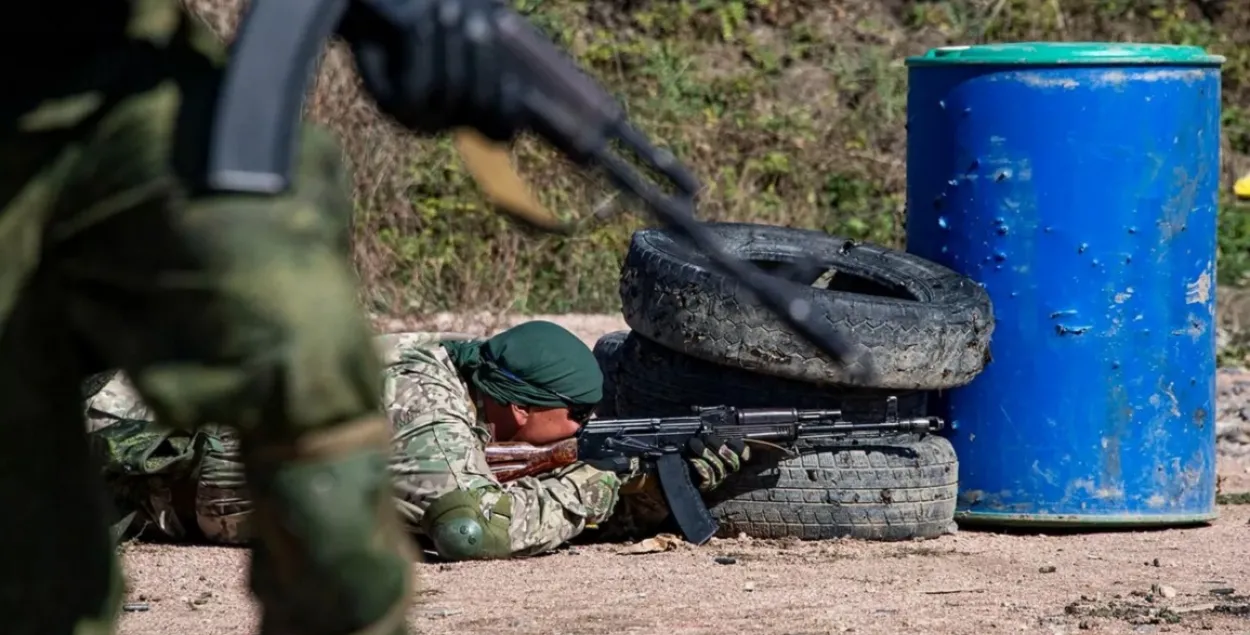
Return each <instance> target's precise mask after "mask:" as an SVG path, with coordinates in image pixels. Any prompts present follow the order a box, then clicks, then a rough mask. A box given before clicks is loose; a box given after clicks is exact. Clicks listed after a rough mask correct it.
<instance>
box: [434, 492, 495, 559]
mask: <svg viewBox="0 0 1250 635" xmlns="http://www.w3.org/2000/svg"><path fill="white" fill-rule="evenodd" d="M482 493H483V492H482V491H481V490H477V491H472V492H469V491H464V490H453V491H451V492H448V493H446V494H443V495H442V496H440V497H438V498H437V499H435V500H434V502H433V503H431V504H430V506H429V507H427V508H426V510H425V515H424V516H423V517H422V519H421V529H422V532H423V533H424V534H425V535H426V536H427V537H428V538H429V539H430V541H431V542H433V543H434V550H435V551H436V552H438V555H439V556H440V557H442V558H444V559H447V560H491V559H497V558H507V557H508V556H509V555H511V553H512V541H511V539H510V538H509V536H508V527H509V525H511V524H512V497H511V496H509V495H507V494H504V495H502V496H500V497H499V501H498V502H497V503H495V504H494V505H493V506H492V507H491V508H490V514H489V515H487V514H486V513H485V512H484V511H483V510H482Z"/></svg>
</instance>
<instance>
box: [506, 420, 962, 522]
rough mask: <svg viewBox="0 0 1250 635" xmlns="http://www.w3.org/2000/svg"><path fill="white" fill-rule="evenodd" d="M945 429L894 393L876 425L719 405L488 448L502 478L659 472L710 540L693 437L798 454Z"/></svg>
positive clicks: (681, 512) (677, 515)
mask: <svg viewBox="0 0 1250 635" xmlns="http://www.w3.org/2000/svg"><path fill="white" fill-rule="evenodd" d="M942 427H943V422H942V420H941V419H939V418H937V417H918V418H912V419H902V420H900V419H899V418H898V405H897V398H895V397H890V398H889V402H888V406H887V414H886V417H885V421H882V422H876V423H853V422H850V421H844V420H843V419H842V411H840V410H794V409H786V408H753V409H746V408H743V409H739V408H733V407H730V406H716V407H711V408H695V409H694V413H693V414H691V415H688V416H679V417H656V418H647V419H591V420H590V421H589V422H587V423H586V425H584V426H582V429H581V431H580V432H578V434H577V436H575V437H573V438H571V439H566V440H564V441H560V442H557V443H553V444H551V445H545V446H535V445H530V444H528V443H492V444H490V445H487V446H486V461H487V463H489V464H490V466H491V471H492V472H494V474H495V476H496V477H497V478H499V480H500V481H502V482H507V481H512V480H516V479H518V478H521V477H524V476H533V475H537V474H543V473H546V472H549V471H551V470H554V469H558V468H561V467H564V466H566V465H569V464H572V463H574V462H576V461H583V462H586V463H588V464H590V465H592V466H594V467H596V468H599V469H601V470H609V471H613V472H616V473H619V474H629V473H633V472H635V471H638V470H639V469H642V470H654V471H655V472H656V473H657V476H658V477H659V480H660V488H661V489H662V490H663V492H664V498H665V501H666V502H667V503H668V506H669V509H671V510H672V512H673V518H674V520H676V522H677V526H678V527H679V528H680V529H681V532H682V534H683V535H684V536H685V538H686V540H688V541H690V542H692V543H695V544H702V543H704V542H706V541H707V540H708V539H709V538H711V537H712V536H713V535H715V534H716V530H717V525H716V521H715V520H713V519H712V516H711V514H710V513H709V512H708V510H707V507H706V506H705V505H704V504H703V499H702V498H701V497H700V495H699V491H698V489H697V488H695V486H694V483H693V482H692V481H691V480H690V472H689V470H688V468H687V464H686V461H685V458H684V456H683V452H684V451H685V449H686V447H687V444H688V443H689V442H690V440H691V439H692V438H695V437H699V436H704V435H706V436H710V437H715V438H720V439H725V440H731V439H741V440H743V441H744V442H746V443H747V444H749V445H765V446H770V447H774V448H781V449H783V450H786V451H790V452H794V451H796V450H797V449H800V448H802V447H804V446H819V445H820V443H821V442H822V441H829V440H832V439H838V438H843V437H846V436H847V435H850V434H852V433H856V432H896V433H930V432H937V431H939V430H941V429H942Z"/></svg>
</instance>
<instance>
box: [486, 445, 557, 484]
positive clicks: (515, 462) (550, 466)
mask: <svg viewBox="0 0 1250 635" xmlns="http://www.w3.org/2000/svg"><path fill="white" fill-rule="evenodd" d="M576 461H577V439H565V440H563V441H557V442H556V443H552V444H550V445H531V444H529V443H518V442H507V443H491V444H488V445H487V446H486V463H487V464H489V465H490V470H491V472H493V473H494V474H495V478H498V479H499V482H500V483H507V482H509V481H515V480H517V479H519V478H522V477H526V476H534V475H535V474H543V473H545V472H550V471H552V470H556V469H559V468H562V467H564V466H566V465H571V464H573V463H574V462H576Z"/></svg>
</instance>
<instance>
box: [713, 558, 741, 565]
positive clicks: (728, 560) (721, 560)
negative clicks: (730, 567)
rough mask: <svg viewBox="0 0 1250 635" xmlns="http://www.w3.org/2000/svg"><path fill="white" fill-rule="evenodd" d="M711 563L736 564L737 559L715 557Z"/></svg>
mask: <svg viewBox="0 0 1250 635" xmlns="http://www.w3.org/2000/svg"><path fill="white" fill-rule="evenodd" d="M713 562H715V563H716V564H738V559H737V558H734V557H732V556H716V558H715V559H714V560H713Z"/></svg>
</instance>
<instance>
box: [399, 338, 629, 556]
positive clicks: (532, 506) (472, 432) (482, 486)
mask: <svg viewBox="0 0 1250 635" xmlns="http://www.w3.org/2000/svg"><path fill="white" fill-rule="evenodd" d="M384 357H386V358H388V359H387V361H388V362H391V363H390V364H389V365H388V367H387V371H386V377H385V389H384V397H385V399H386V401H385V403H386V404H387V408H388V410H389V414H390V418H391V422H392V424H393V425H394V426H395V434H394V442H395V444H394V455H393V457H392V459H391V471H392V474H393V475H394V481H395V487H396V491H397V495H396V496H397V505H398V507H399V509H400V512H401V514H402V515H403V516H404V518H405V520H406V522H407V523H408V525H409V527H410V529H411V530H412V531H419V527H420V522H421V517H422V514H423V513H424V511H425V509H426V508H427V507H429V505H430V503H431V502H433V501H434V500H435V499H437V498H438V497H439V496H442V495H443V494H446V493H448V492H450V491H452V490H456V489H460V490H464V491H470V492H475V493H478V494H479V495H480V496H481V503H482V506H483V509H492V508H494V507H495V505H496V503H498V502H499V499H500V497H503V496H508V497H510V498H511V499H512V500H511V503H512V504H511V507H512V517H511V522H510V525H509V531H508V533H509V541H510V543H511V550H512V555H514V556H526V555H536V554H540V553H543V552H546V551H550V550H552V549H555V548H556V547H558V546H560V545H561V544H563V543H564V542H566V541H568V540H569V539H570V538H572V537H574V536H576V535H577V534H579V533H581V531H582V530H583V529H585V527H586V526H587V525H593V524H597V523H599V522H602V521H603V520H605V519H606V518H607V517H608V516H610V515H611V513H612V510H613V508H614V507H615V505H616V499H617V489H618V488H619V486H620V482H619V480H618V479H617V477H616V475H615V474H612V473H610V472H602V471H599V470H596V469H594V468H591V467H590V466H587V465H582V464H575V465H571V466H568V467H566V468H564V469H562V470H559V471H556V472H554V473H552V474H550V475H547V476H544V477H542V478H534V477H527V478H523V479H519V480H517V481H514V482H512V483H509V484H507V485H503V484H500V482H499V480H498V479H496V478H495V476H494V475H493V474H492V473H491V470H490V466H489V465H488V464H487V463H486V449H485V444H486V443H487V441H488V440H489V433H488V432H487V430H486V429H485V428H484V427H483V426H481V425H479V423H478V421H477V414H476V408H475V407H474V405H473V403H472V401H471V400H470V398H469V392H468V388H467V387H466V386H465V384H464V383H463V381H462V380H461V379H460V376H459V374H458V373H457V372H456V370H455V368H454V367H453V366H452V365H451V360H450V359H449V358H448V356H447V353H446V352H445V351H444V350H443V349H442V348H441V347H438V346H436V345H429V343H428V342H424V341H422V340H421V339H420V338H415V337H412V336H409V337H408V338H407V345H406V346H405V347H404V349H403V350H400V351H392V352H391V354H389V355H384Z"/></svg>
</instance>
